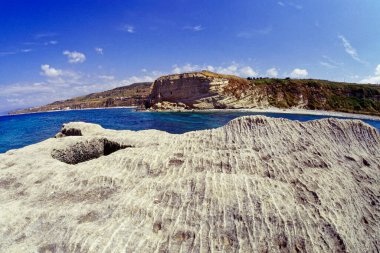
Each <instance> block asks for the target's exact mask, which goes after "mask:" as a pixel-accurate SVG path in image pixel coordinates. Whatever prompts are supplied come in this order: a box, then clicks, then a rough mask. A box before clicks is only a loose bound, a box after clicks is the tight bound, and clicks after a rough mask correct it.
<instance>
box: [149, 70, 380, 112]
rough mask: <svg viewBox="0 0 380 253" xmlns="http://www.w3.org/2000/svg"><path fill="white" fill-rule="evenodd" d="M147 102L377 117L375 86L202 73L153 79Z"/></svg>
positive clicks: (379, 93)
mask: <svg viewBox="0 0 380 253" xmlns="http://www.w3.org/2000/svg"><path fill="white" fill-rule="evenodd" d="M148 106H149V107H151V108H152V109H155V110H170V109H176V108H187V109H191V108H195V109H213V108H220V109H223V108H257V107H262V108H265V107H277V108H291V107H298V108H304V109H310V110H329V111H330V110H331V111H340V112H349V113H360V114H370V115H380V86H379V85H364V84H349V83H340V82H331V81H325V80H315V79H289V78H286V79H278V78H254V79H244V78H240V77H236V76H231V75H221V74H216V73H212V72H208V71H202V72H194V73H185V74H176V75H168V76H163V77H160V78H159V79H157V80H156V81H155V82H154V84H153V87H152V93H151V95H150V96H149V103H148Z"/></svg>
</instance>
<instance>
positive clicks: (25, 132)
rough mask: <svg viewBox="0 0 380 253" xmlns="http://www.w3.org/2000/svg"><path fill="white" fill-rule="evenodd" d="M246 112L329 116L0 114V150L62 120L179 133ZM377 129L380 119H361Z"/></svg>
mask: <svg viewBox="0 0 380 253" xmlns="http://www.w3.org/2000/svg"><path fill="white" fill-rule="evenodd" d="M245 115H265V116H269V117H275V118H287V119H291V120H299V121H308V120H315V119H322V118H328V117H331V116H315V115H301V114H285V113H254V112H231V111H220V112H136V111H134V109H132V108H113V109H90V110H72V111H57V112H46V113H34V114H23V115H14V116H1V117H0V153H4V152H6V151H8V150H10V149H16V148H21V147H24V146H27V145H30V144H34V143H37V142H40V141H42V140H45V139H47V138H50V137H53V136H54V135H55V134H56V133H57V132H58V131H59V130H60V128H61V126H62V124H64V123H67V122H72V121H84V122H90V123H96V124H99V125H101V126H102V127H104V128H110V129H116V130H121V129H128V130H146V129H158V130H162V131H166V132H169V133H174V134H180V133H185V132H189V131H194V130H203V129H210V128H216V127H220V126H223V125H225V124H226V123H227V122H228V121H230V120H232V119H234V118H237V117H240V116H245ZM363 121H364V122H366V123H368V124H370V125H372V126H374V127H376V128H377V129H379V130H380V121H376V120H363Z"/></svg>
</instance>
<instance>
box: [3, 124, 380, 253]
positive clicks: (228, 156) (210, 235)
mask: <svg viewBox="0 0 380 253" xmlns="http://www.w3.org/2000/svg"><path fill="white" fill-rule="evenodd" d="M379 169H380V134H379V133H378V132H377V130H376V129H374V128H372V127H370V126H369V125H367V124H364V123H363V122H361V121H352V120H337V119H324V120H319V121H310V122H304V123H300V122H297V121H290V120H285V119H271V118H267V117H242V118H238V119H235V120H233V121H231V122H230V123H228V124H227V125H226V126H224V127H221V128H217V129H211V130H205V131H196V132H189V133H186V134H180V135H177V134H168V133H165V132H161V131H157V130H148V131H139V132H133V131H115V130H106V129H103V128H101V127H100V126H98V125H93V124H86V123H80V122H79V123H70V124H66V125H65V126H64V127H63V129H62V131H61V132H60V133H59V134H58V135H57V138H52V139H48V140H46V141H44V142H41V143H39V144H35V145H32V146H28V147H25V148H23V149H19V150H13V151H9V152H7V153H6V154H2V155H0V228H1V229H0V252H376V251H378V250H379V249H380V242H379V238H380V230H379V227H380V196H379V192H380V173H379Z"/></svg>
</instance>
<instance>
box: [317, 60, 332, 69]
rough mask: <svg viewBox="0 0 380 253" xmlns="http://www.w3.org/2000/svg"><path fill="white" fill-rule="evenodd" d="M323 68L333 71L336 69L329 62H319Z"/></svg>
mask: <svg viewBox="0 0 380 253" xmlns="http://www.w3.org/2000/svg"><path fill="white" fill-rule="evenodd" d="M319 63H320V64H321V65H322V66H324V67H326V68H329V69H333V68H336V66H335V65H333V64H331V63H329V62H325V61H321V62H319Z"/></svg>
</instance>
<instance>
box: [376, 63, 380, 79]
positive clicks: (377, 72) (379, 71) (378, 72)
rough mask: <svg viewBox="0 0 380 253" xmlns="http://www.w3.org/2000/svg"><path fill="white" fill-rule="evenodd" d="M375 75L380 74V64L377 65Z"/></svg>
mask: <svg viewBox="0 0 380 253" xmlns="http://www.w3.org/2000/svg"><path fill="white" fill-rule="evenodd" d="M375 75H377V76H380V64H379V65H377V67H376V70H375Z"/></svg>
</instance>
